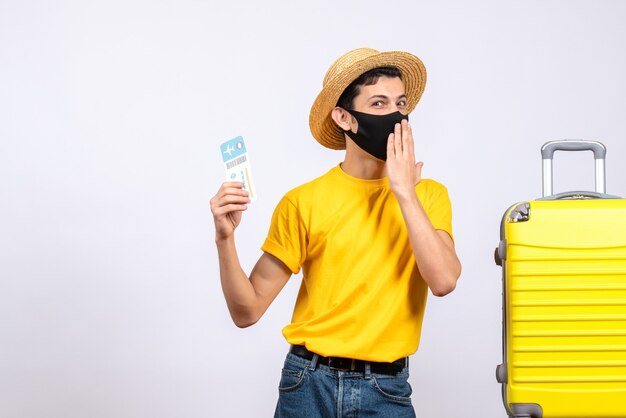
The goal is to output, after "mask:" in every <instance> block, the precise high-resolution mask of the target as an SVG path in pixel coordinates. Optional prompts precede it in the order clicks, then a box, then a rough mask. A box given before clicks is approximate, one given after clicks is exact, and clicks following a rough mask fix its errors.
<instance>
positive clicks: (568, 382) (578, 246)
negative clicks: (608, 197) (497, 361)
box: [505, 200, 626, 418]
mask: <svg viewBox="0 0 626 418" xmlns="http://www.w3.org/2000/svg"><path fill="white" fill-rule="evenodd" d="M564 203H565V205H563V204H564ZM590 203H591V204H590ZM616 203H618V204H619V205H620V207H621V209H622V210H621V211H617V210H616V207H615V204H616ZM607 204H608V206H606V205H607ZM557 205H559V208H560V209H559V210H560V212H559V211H557V210H556V209H555V207H556V206H557ZM564 206H565V207H564ZM559 213H560V215H559ZM618 213H619V214H620V216H619V217H615V215H617V214H618ZM593 222H595V223H596V225H595V226H594V227H590V226H589V225H588V224H589V223H593ZM598 233H603V234H610V236H608V237H606V238H607V239H605V240H604V241H600V240H598V237H597V235H596V234H598ZM585 234H591V235H592V236H591V237H590V238H588V239H586V238H585ZM506 235H508V236H507V237H506V238H507V243H508V245H507V259H506V269H505V271H506V274H507V277H506V282H505V289H506V292H507V293H506V310H507V311H506V312H507V315H506V317H507V323H506V326H507V362H508V367H509V369H508V371H509V376H508V384H507V402H508V403H536V404H539V405H541V407H542V409H543V411H544V418H551V417H554V418H557V417H563V418H565V417H570V418H571V417H581V418H582V417H594V418H602V417H626V204H625V203H624V201H622V200H618V201H593V202H585V201H578V202H575V201H572V202H532V203H531V212H530V219H529V221H528V222H521V223H517V224H510V225H507V226H506ZM530 237H536V238H530ZM572 237H574V238H575V242H574V241H572ZM585 242H590V243H592V244H593V245H587V246H585V245H584V243H585ZM600 242H604V244H602V245H599V243H600ZM620 244H621V245H620Z"/></svg>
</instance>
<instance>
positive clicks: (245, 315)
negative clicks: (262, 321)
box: [215, 236, 258, 327]
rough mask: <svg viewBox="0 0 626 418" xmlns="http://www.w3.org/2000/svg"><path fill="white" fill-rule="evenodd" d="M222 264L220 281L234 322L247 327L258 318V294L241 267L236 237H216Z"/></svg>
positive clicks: (220, 264)
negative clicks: (221, 238)
mask: <svg viewBox="0 0 626 418" xmlns="http://www.w3.org/2000/svg"><path fill="white" fill-rule="evenodd" d="M215 244H216V246H217V252H218V257H219V266H220V281H221V284H222V291H223V292H224V298H225V299H226V305H227V306H228V310H229V312H230V316H231V317H232V319H233V322H234V323H235V324H236V325H237V326H238V327H247V326H250V325H252V324H254V323H255V322H256V321H257V320H258V315H257V309H256V307H257V295H256V292H255V289H254V287H253V285H252V282H251V281H250V280H249V278H248V276H247V275H246V273H245V272H244V271H243V269H242V268H241V264H240V262H239V257H238V255H237V249H236V247H235V238H234V236H231V237H229V238H227V239H223V240H220V239H216V241H215Z"/></svg>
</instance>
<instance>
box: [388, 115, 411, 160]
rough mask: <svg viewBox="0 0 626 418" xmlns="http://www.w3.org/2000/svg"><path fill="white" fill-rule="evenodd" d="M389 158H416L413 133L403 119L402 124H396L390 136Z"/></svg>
mask: <svg viewBox="0 0 626 418" xmlns="http://www.w3.org/2000/svg"><path fill="white" fill-rule="evenodd" d="M387 156H388V157H389V156H404V157H406V158H411V157H412V156H415V150H414V144H413V131H412V130H411V125H409V122H408V121H407V120H406V119H403V120H402V122H401V123H396V125H395V126H394V131H393V133H391V134H389V138H388V139H387Z"/></svg>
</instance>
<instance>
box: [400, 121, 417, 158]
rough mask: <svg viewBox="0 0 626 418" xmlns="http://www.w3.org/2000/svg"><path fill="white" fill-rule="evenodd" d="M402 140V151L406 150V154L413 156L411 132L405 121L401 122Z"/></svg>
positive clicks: (407, 122)
mask: <svg viewBox="0 0 626 418" xmlns="http://www.w3.org/2000/svg"><path fill="white" fill-rule="evenodd" d="M402 140H403V142H404V150H406V154H407V155H409V156H414V155H415V152H414V149H413V130H412V129H411V125H409V121H407V120H406V119H403V120H402Z"/></svg>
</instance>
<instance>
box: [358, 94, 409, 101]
mask: <svg viewBox="0 0 626 418" xmlns="http://www.w3.org/2000/svg"><path fill="white" fill-rule="evenodd" d="M372 99H385V100H387V99H389V96H385V95H384V94H375V95H374V96H371V97H369V98H368V99H367V100H368V101H369V100H372ZM399 99H406V94H401V95H400V96H398V98H397V100H399Z"/></svg>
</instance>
